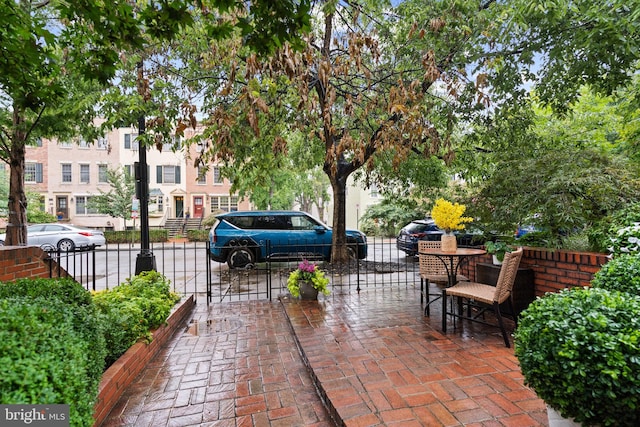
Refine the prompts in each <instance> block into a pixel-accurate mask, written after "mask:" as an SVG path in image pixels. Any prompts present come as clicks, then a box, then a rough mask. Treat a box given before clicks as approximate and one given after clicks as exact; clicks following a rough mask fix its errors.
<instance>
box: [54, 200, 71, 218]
mask: <svg viewBox="0 0 640 427" xmlns="http://www.w3.org/2000/svg"><path fill="white" fill-rule="evenodd" d="M56 216H57V217H58V221H60V220H63V219H67V218H69V199H67V196H56Z"/></svg>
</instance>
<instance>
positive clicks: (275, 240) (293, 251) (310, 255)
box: [209, 211, 367, 268]
mask: <svg viewBox="0 0 640 427" xmlns="http://www.w3.org/2000/svg"><path fill="white" fill-rule="evenodd" d="M332 235H333V232H332V230H331V227H329V226H327V225H325V224H323V223H322V222H321V221H320V220H318V219H316V218H314V217H312V216H311V215H309V214H308V213H306V212H300V211H236V212H228V213H224V214H220V215H218V216H216V222H215V224H214V225H213V227H211V231H210V232H209V243H210V252H209V257H210V258H211V259H212V260H214V261H217V262H226V263H227V264H228V265H229V267H230V268H251V267H253V265H255V263H256V262H261V261H266V260H268V259H271V260H296V259H302V258H307V259H324V260H329V259H330V258H331V240H332ZM347 243H348V244H349V248H348V249H349V251H350V254H351V256H352V257H353V258H358V259H363V258H366V256H367V237H366V236H365V235H364V234H363V233H361V232H360V231H357V230H347Z"/></svg>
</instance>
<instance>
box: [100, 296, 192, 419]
mask: <svg viewBox="0 0 640 427" xmlns="http://www.w3.org/2000/svg"><path fill="white" fill-rule="evenodd" d="M194 307H195V300H194V298H193V295H191V296H190V297H188V298H187V299H186V300H185V301H183V302H182V303H181V304H180V305H179V306H178V307H177V308H176V309H175V310H174V311H173V312H172V313H171V314H170V315H169V318H168V319H167V323H166V324H165V325H162V326H160V327H159V328H158V329H156V330H155V331H153V341H151V342H150V343H149V344H146V343H142V342H139V343H136V344H135V345H133V347H131V348H130V349H129V350H127V352H126V353H125V354H123V355H122V356H121V357H120V358H119V359H118V360H116V361H115V363H114V364H113V365H111V366H110V367H109V369H107V370H106V371H105V373H104V374H103V375H102V381H101V382H100V387H99V389H98V401H97V402H96V405H95V411H94V417H93V418H94V421H95V422H94V426H99V425H100V424H101V423H102V422H103V421H104V420H105V418H106V417H107V415H109V412H111V409H113V406H114V405H115V404H116V403H117V402H118V399H119V398H120V396H121V395H122V393H123V392H124V390H125V389H126V388H127V387H128V386H129V385H130V384H131V383H132V382H133V380H134V379H135V378H136V377H137V376H138V374H139V373H140V372H141V371H142V369H144V367H145V366H146V365H147V363H148V362H149V361H150V360H151V359H152V358H153V356H155V355H156V353H157V352H158V351H159V350H160V349H161V348H162V346H163V345H164V344H165V343H166V342H167V341H168V340H170V339H171V337H172V336H173V334H174V333H175V332H176V331H177V330H178V329H180V328H182V327H184V323H185V320H186V319H187V318H188V317H189V316H190V315H191V313H192V311H193V308H194Z"/></svg>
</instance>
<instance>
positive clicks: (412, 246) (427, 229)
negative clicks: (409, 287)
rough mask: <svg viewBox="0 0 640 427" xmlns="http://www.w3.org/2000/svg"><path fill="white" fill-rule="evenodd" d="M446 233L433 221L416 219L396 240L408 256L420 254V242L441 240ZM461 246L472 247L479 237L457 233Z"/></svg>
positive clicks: (399, 247) (398, 246)
mask: <svg viewBox="0 0 640 427" xmlns="http://www.w3.org/2000/svg"><path fill="white" fill-rule="evenodd" d="M443 234H444V231H443V230H441V229H439V228H438V227H437V226H436V223H435V221H434V220H432V219H429V218H427V219H416V220H413V221H411V222H410V223H409V224H407V225H406V226H404V227H403V228H402V230H400V233H399V234H398V237H397V238H396V246H397V248H398V250H400V251H404V252H405V253H406V254H407V255H408V256H414V255H416V254H417V253H418V241H419V240H440V236H442V235H443ZM455 235H456V240H457V241H458V245H459V246H471V245H472V244H474V243H475V240H476V238H477V237H478V235H476V234H474V233H458V232H456V233H455Z"/></svg>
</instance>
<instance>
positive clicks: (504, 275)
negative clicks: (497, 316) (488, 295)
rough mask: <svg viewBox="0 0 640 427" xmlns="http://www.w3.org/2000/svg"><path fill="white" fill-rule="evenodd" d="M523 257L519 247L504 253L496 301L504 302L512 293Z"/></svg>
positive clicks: (495, 296) (497, 284) (494, 299)
mask: <svg viewBox="0 0 640 427" xmlns="http://www.w3.org/2000/svg"><path fill="white" fill-rule="evenodd" d="M521 259H522V248H518V250H516V251H513V252H507V253H505V254H504V260H503V261H502V267H500V275H499V276H498V283H496V292H495V294H494V296H493V301H494V302H497V303H498V304H502V303H503V302H505V301H506V300H507V298H509V296H510V295H511V290H512V289H513V284H514V282H515V281H516V275H517V274H518V267H519V266H520V260H521Z"/></svg>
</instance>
